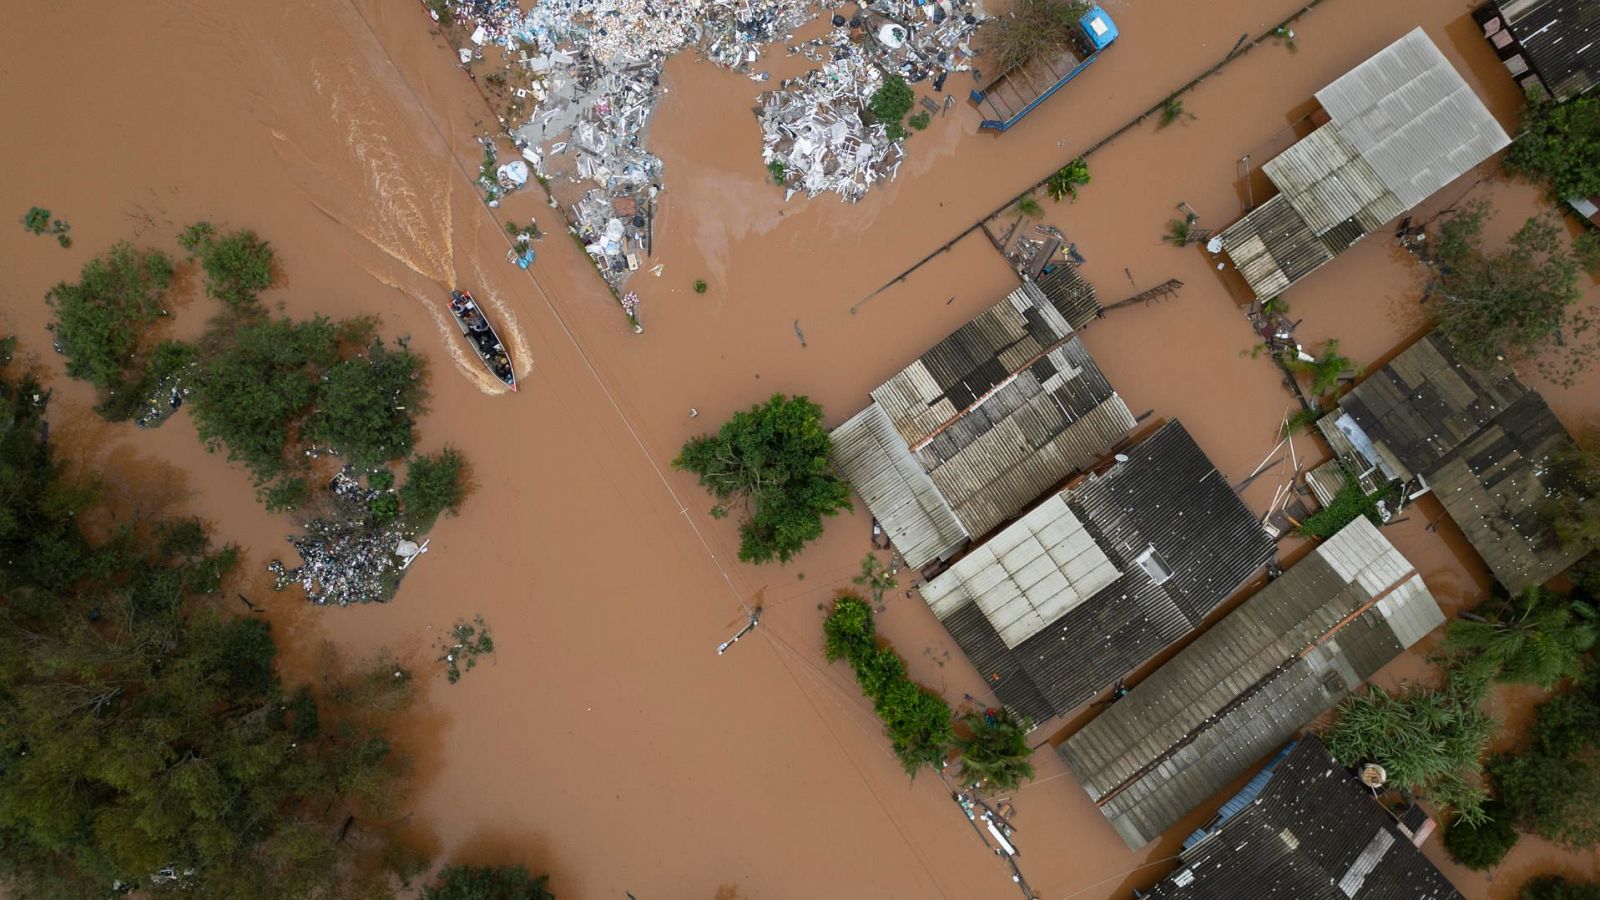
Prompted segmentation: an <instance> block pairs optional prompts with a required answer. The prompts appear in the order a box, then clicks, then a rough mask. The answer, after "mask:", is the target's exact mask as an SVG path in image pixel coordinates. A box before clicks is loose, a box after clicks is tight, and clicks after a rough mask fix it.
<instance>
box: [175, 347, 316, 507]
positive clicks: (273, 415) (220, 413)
mask: <svg viewBox="0 0 1600 900" xmlns="http://www.w3.org/2000/svg"><path fill="white" fill-rule="evenodd" d="M338 338H339V328H338V326H336V325H335V324H334V323H333V322H331V321H329V320H328V319H325V318H323V317H321V316H318V317H316V318H315V319H312V320H310V321H307V322H296V321H294V320H292V319H287V318H267V317H264V316H263V317H259V318H253V319H250V320H244V321H238V322H235V323H234V324H233V325H232V327H230V328H228V329H226V330H223V331H220V332H213V333H212V334H211V335H209V336H208V345H207V346H206V347H205V349H204V352H203V353H202V365H201V366H200V368H199V370H198V371H197V372H196V373H195V376H194V381H193V390H194V393H193V396H192V397H191V408H192V411H193V415H194V421H195V428H196V430H197V431H199V433H200V439H201V440H203V441H205V443H206V446H207V447H209V448H210V449H212V450H217V449H222V448H226V449H227V451H228V458H229V459H231V460H234V461H236V462H242V463H244V464H245V465H246V466H247V467H248V468H249V469H250V471H251V472H252V473H253V474H254V475H255V476H256V478H257V479H258V480H259V481H266V480H268V479H271V478H273V477H275V476H277V475H278V474H279V473H281V472H283V471H284V469H285V468H286V467H287V461H286V460H285V451H286V449H287V447H288V444H289V438H290V433H291V430H292V429H293V428H294V427H295V426H296V425H298V424H299V423H300V422H301V421H302V420H303V419H304V418H305V416H306V414H307V413H308V412H310V409H311V404H312V401H313V400H314V399H315V398H316V395H317V384H318V382H319V381H320V380H321V378H322V375H323V374H324V373H325V372H327V370H328V369H329V368H330V367H332V366H333V365H334V363H336V362H338V361H339V347H338Z"/></svg>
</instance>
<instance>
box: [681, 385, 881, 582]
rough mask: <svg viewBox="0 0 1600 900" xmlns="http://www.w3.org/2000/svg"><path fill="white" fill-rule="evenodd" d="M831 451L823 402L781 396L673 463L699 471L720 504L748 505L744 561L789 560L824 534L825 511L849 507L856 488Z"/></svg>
mask: <svg viewBox="0 0 1600 900" xmlns="http://www.w3.org/2000/svg"><path fill="white" fill-rule="evenodd" d="M832 450H833V441H832V439H831V438H829V436H828V432H827V431H826V430H824V429H823V427H822V408H821V407H819V406H817V405H816V404H815V403H812V402H811V401H810V400H809V399H807V398H806V397H787V396H784V395H783V394H774V395H772V399H770V400H768V401H767V402H766V403H765V404H762V405H759V406H752V407H751V408H750V409H749V410H747V411H745V412H740V413H735V414H734V415H733V418H731V419H729V420H728V421H727V422H726V423H724V424H723V426H722V428H721V429H720V430H718V431H717V433H716V434H714V435H702V436H700V437H697V438H692V439H690V440H689V442H688V443H686V444H684V445H683V449H682V450H681V451H679V453H678V456H677V458H676V459H674V460H673V461H672V465H673V467H674V468H677V469H683V470H684V471H688V472H693V473H695V474H696V475H698V476H700V484H701V486H702V487H704V488H706V489H707V490H709V491H710V492H711V493H712V495H713V496H715V497H716V498H717V501H718V503H719V504H725V503H727V502H729V501H734V500H738V501H741V502H743V503H744V504H745V506H746V509H747V516H746V518H745V521H744V522H743V524H741V525H740V527H739V537H740V542H739V558H740V559H742V560H744V561H745V562H753V563H764V562H771V561H772V560H774V559H777V560H779V561H782V562H788V561H789V560H790V559H791V558H793V557H794V555H795V554H796V553H798V552H799V551H800V549H801V548H802V547H804V546H805V545H806V544H807V543H809V542H811V541H813V540H816V539H817V538H818V537H820V536H821V535H822V517H823V516H831V515H835V514H837V513H838V512H839V511H840V510H847V509H849V508H850V486H849V485H848V484H846V483H845V482H844V480H843V479H841V478H839V476H838V475H836V474H834V472H833V468H832V466H831V465H830V464H829V462H828V454H829V453H830V452H832Z"/></svg>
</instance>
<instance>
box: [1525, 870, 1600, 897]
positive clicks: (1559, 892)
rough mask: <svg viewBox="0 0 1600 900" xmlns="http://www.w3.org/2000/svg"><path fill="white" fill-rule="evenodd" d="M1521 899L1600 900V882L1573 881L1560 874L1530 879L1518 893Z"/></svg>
mask: <svg viewBox="0 0 1600 900" xmlns="http://www.w3.org/2000/svg"><path fill="white" fill-rule="evenodd" d="M1517 896H1518V897H1519V898H1520V900H1600V884H1595V883H1594V882H1592V881H1571V880H1569V879H1567V878H1564V877H1562V876H1560V875H1540V876H1539V877H1537V878H1533V879H1530V880H1529V881H1528V883H1527V884H1524V885H1523V886H1522V892H1521V893H1520V894H1518V895H1517Z"/></svg>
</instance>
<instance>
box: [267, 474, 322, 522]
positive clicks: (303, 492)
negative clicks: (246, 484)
mask: <svg viewBox="0 0 1600 900" xmlns="http://www.w3.org/2000/svg"><path fill="white" fill-rule="evenodd" d="M310 499H311V482H309V481H307V480H306V479H305V478H302V477H300V476H298V475H295V476H287V477H284V478H280V479H278V480H277V481H274V482H272V484H271V485H269V486H268V487H267V488H266V490H264V491H262V492H261V504H262V505H263V506H265V507H266V508H267V512H274V513H276V512H288V511H289V510H292V509H299V508H301V507H302V506H305V505H306V502H307V501H309V500H310Z"/></svg>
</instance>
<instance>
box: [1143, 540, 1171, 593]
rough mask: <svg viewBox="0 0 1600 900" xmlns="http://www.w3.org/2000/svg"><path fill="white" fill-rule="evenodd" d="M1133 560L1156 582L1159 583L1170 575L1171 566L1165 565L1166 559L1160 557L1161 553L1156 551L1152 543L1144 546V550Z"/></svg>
mask: <svg viewBox="0 0 1600 900" xmlns="http://www.w3.org/2000/svg"><path fill="white" fill-rule="evenodd" d="M1134 562H1135V563H1137V564H1138V566H1139V568H1141V569H1143V570H1144V573H1145V574H1146V575H1149V576H1150V580H1151V581H1153V582H1155V583H1156V584H1160V583H1162V582H1163V581H1166V580H1167V579H1168V578H1171V577H1172V567H1171V566H1169V565H1167V561H1166V560H1164V559H1162V558H1161V554H1159V553H1157V552H1156V548H1155V546H1154V545H1152V546H1149V547H1146V548H1145V551H1144V552H1143V553H1141V554H1139V558H1138V559H1135V560H1134Z"/></svg>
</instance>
